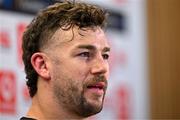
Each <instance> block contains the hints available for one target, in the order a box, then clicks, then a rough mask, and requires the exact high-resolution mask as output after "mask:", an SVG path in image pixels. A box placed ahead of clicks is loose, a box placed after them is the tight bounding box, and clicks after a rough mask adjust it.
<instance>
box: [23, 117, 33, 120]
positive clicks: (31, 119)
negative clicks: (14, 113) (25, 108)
mask: <svg viewBox="0 0 180 120" xmlns="http://www.w3.org/2000/svg"><path fill="white" fill-rule="evenodd" d="M20 120H36V119H34V118H29V117H22V118H20Z"/></svg>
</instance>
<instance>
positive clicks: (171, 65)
mask: <svg viewBox="0 0 180 120" xmlns="http://www.w3.org/2000/svg"><path fill="white" fill-rule="evenodd" d="M81 1H85V2H89V3H93V4H98V5H100V6H102V7H104V8H105V9H107V10H108V11H109V12H110V16H109V19H108V21H109V24H108V28H107V31H106V32H107V36H108V39H109V42H110V44H111V46H112V52H111V57H110V71H111V72H110V79H109V87H108V91H107V96H106V100H105V104H104V109H103V111H102V112H101V113H100V114H98V115H95V116H93V117H91V119H92V120H104V119H107V120H150V119H180V88H179V86H180V0H81ZM53 3H54V1H53V0H0V120H14V119H19V118H20V117H21V116H23V115H25V114H26V112H27V109H28V107H29V105H30V104H31V99H30V97H29V94H28V90H27V87H26V84H25V82H26V79H25V74H24V68H23V63H22V60H21V54H22V50H21V43H22V39H21V38H22V34H23V31H24V29H25V28H26V26H27V25H28V24H29V22H30V21H31V20H32V19H33V17H34V16H35V15H36V13H37V12H38V11H39V10H40V9H43V8H45V7H46V6H48V5H50V4H53Z"/></svg>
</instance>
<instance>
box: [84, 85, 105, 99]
mask: <svg viewBox="0 0 180 120" xmlns="http://www.w3.org/2000/svg"><path fill="white" fill-rule="evenodd" d="M87 90H88V91H90V92H91V93H93V94H95V95H98V96H102V95H103V94H104V92H105V90H106V84H105V83H104V82H98V83H94V84H90V85H88V86H87Z"/></svg>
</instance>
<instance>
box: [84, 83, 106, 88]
mask: <svg viewBox="0 0 180 120" xmlns="http://www.w3.org/2000/svg"><path fill="white" fill-rule="evenodd" d="M87 88H89V89H91V88H96V89H104V88H105V84H104V83H103V82H99V83H95V84H91V85H88V86H87Z"/></svg>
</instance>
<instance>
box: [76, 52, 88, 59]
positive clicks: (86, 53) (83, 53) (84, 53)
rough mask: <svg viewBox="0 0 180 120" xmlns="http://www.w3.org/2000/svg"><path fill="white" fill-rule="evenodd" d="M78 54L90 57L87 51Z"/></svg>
mask: <svg viewBox="0 0 180 120" xmlns="http://www.w3.org/2000/svg"><path fill="white" fill-rule="evenodd" d="M78 56H80V57H85V58H89V57H90V53H89V52H82V53H80V54H78Z"/></svg>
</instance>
